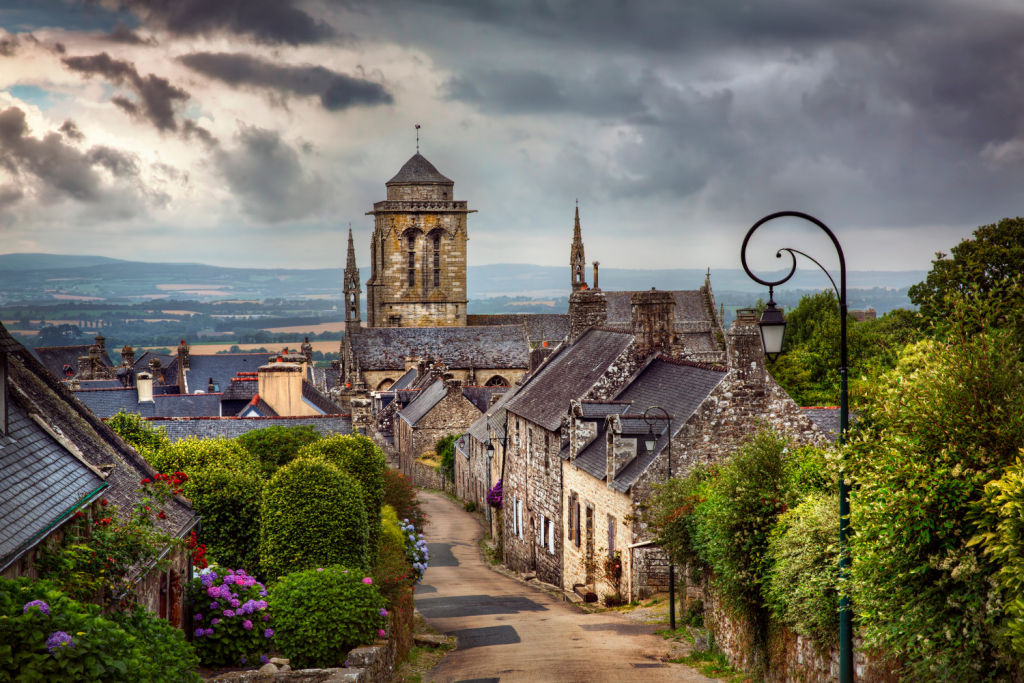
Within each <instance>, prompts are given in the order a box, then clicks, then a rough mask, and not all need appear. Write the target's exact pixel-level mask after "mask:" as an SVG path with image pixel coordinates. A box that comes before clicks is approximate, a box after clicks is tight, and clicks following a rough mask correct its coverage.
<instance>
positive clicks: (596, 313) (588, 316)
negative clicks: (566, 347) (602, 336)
mask: <svg viewBox="0 0 1024 683" xmlns="http://www.w3.org/2000/svg"><path fill="white" fill-rule="evenodd" d="M607 322H608V299H607V298H606V297H605V295H604V292H599V291H593V290H581V291H578V292H573V293H572V294H570V295H569V340H570V341H572V340H574V339H576V337H578V336H580V335H581V334H583V332H584V330H586V329H587V328H588V327H591V326H592V325H597V326H601V325H604V324H605V323H607Z"/></svg>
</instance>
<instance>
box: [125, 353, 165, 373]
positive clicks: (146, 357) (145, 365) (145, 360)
mask: <svg viewBox="0 0 1024 683" xmlns="http://www.w3.org/2000/svg"><path fill="white" fill-rule="evenodd" d="M154 358H156V359H157V360H159V361H160V367H161V368H169V367H170V366H171V362H172V361H173V360H174V359H175V358H176V356H171V355H168V354H165V353H153V352H152V351H145V352H143V354H142V355H141V356H138V357H136V359H135V363H134V364H133V365H132V367H133V368H135V369H136V370H148V369H149V362H150V361H151V360H153V359H154Z"/></svg>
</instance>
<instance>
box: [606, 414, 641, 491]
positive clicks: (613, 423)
mask: <svg viewBox="0 0 1024 683" xmlns="http://www.w3.org/2000/svg"><path fill="white" fill-rule="evenodd" d="M621 435H622V422H621V420H620V418H619V416H618V415H609V416H608V417H607V418H605V439H606V442H607V448H608V453H607V457H606V458H605V483H606V484H607V485H608V487H609V488H611V485H612V482H614V481H615V477H617V476H618V475H619V473H620V472H622V470H623V469H624V468H625V467H626V465H628V464H629V463H631V462H633V460H634V459H635V458H636V450H637V446H638V445H639V443H640V439H639V438H637V439H631V438H627V439H624V438H622V436H621Z"/></svg>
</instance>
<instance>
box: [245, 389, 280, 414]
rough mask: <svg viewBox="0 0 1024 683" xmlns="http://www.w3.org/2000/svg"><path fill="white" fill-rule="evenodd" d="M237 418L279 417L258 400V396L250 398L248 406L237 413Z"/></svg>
mask: <svg viewBox="0 0 1024 683" xmlns="http://www.w3.org/2000/svg"><path fill="white" fill-rule="evenodd" d="M238 417H279V416H278V414H277V411H275V410H274V409H273V408H271V407H270V404H269V403H267V402H266V401H264V400H263V399H262V398H260V396H259V394H257V395H255V396H253V397H252V401H250V402H249V405H247V406H246V407H244V408H242V409H241V410H240V411H239V412H238Z"/></svg>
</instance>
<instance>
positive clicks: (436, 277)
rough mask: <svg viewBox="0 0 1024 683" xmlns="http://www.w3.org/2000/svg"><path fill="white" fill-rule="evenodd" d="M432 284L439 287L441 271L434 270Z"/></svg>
mask: <svg viewBox="0 0 1024 683" xmlns="http://www.w3.org/2000/svg"><path fill="white" fill-rule="evenodd" d="M434 286H435V287H440V286H441V271H440V270H434Z"/></svg>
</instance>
